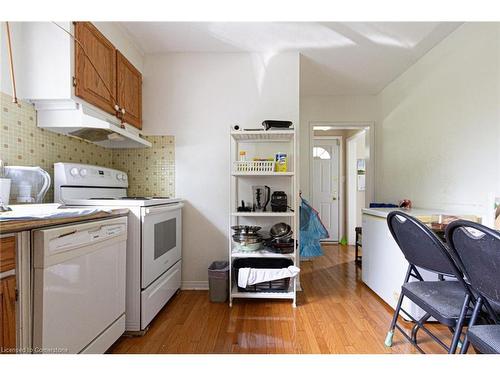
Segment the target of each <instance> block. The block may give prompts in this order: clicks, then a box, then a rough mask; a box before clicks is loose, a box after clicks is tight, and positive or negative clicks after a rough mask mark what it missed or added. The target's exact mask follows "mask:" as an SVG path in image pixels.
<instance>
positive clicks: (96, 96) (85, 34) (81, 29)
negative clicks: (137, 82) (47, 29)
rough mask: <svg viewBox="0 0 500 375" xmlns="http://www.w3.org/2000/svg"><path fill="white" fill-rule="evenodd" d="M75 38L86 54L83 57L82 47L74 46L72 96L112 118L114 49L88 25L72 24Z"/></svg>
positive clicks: (114, 70)
mask: <svg viewBox="0 0 500 375" xmlns="http://www.w3.org/2000/svg"><path fill="white" fill-rule="evenodd" d="M75 36H76V38H77V39H78V40H79V41H80V43H81V45H82V46H83V48H84V49H85V52H86V53H87V54H85V53H84V51H83V50H82V46H80V44H78V43H77V42H75V78H76V82H75V85H76V86H75V95H76V96H78V97H80V98H82V99H83V100H85V101H86V102H88V103H90V104H93V105H95V106H97V107H99V108H101V109H102V110H104V111H106V112H108V113H111V114H113V115H114V114H115V113H116V111H115V108H114V106H115V100H116V99H115V98H116V50H115V47H114V46H113V44H111V42H110V41H109V40H107V39H106V38H105V37H104V35H102V34H101V33H100V31H99V30H97V28H96V27H95V26H94V25H92V24H91V23H90V22H75ZM89 60H90V61H91V62H92V63H91V62H90V61H89ZM92 65H93V66H92ZM96 70H97V71H98V72H99V75H100V76H101V78H102V79H101V78H99V75H98V74H97V73H96ZM103 81H104V82H105V84H104V82H103ZM106 87H107V88H106ZM110 91H111V94H110Z"/></svg>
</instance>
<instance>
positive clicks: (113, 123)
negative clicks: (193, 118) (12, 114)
mask: <svg viewBox="0 0 500 375" xmlns="http://www.w3.org/2000/svg"><path fill="white" fill-rule="evenodd" d="M33 102H34V104H35V108H36V110H37V125H38V127H40V128H44V129H47V130H51V131H54V132H57V133H61V134H65V135H72V136H75V137H78V138H82V139H85V140H87V141H90V142H92V143H95V144H97V145H99V146H102V147H106V148H141V147H151V143H150V142H148V141H146V140H145V139H143V138H141V137H140V135H139V133H138V131H137V130H135V128H133V127H131V126H129V125H125V127H124V128H122V127H121V124H120V121H119V120H118V119H117V118H116V117H114V116H111V115H107V114H104V113H102V112H101V111H98V110H96V109H94V108H93V107H92V106H90V105H88V104H86V103H85V102H83V101H82V102H80V101H75V100H71V99H68V100H65V99H62V100H36V101H33Z"/></svg>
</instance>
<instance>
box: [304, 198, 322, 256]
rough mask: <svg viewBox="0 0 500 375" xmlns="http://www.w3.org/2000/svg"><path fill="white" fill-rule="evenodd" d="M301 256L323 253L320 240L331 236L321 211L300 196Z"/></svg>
mask: <svg viewBox="0 0 500 375" xmlns="http://www.w3.org/2000/svg"><path fill="white" fill-rule="evenodd" d="M300 200H301V202H300V256H301V257H306V258H311V257H318V256H321V255H323V251H322V250H321V244H320V242H319V241H320V240H321V239H325V238H328V237H329V234H328V230H327V229H326V228H325V226H324V225H323V223H322V222H321V219H320V218H319V213H318V211H316V210H315V209H314V208H313V207H312V206H311V205H310V204H309V203H308V202H307V201H306V200H305V199H303V198H300Z"/></svg>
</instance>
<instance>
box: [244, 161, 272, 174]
mask: <svg viewBox="0 0 500 375" xmlns="http://www.w3.org/2000/svg"><path fill="white" fill-rule="evenodd" d="M274 165H275V163H274V161H273V160H252V161H235V162H234V171H235V172H254V173H259V172H260V173H261V172H274Z"/></svg>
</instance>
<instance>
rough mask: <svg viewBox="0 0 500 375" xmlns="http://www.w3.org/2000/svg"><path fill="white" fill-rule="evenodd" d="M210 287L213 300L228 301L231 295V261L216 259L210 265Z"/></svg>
mask: <svg viewBox="0 0 500 375" xmlns="http://www.w3.org/2000/svg"><path fill="white" fill-rule="evenodd" d="M208 289H209V295H210V301H211V302H226V301H227V297H228V296H229V262H227V261H223V260H220V261H216V262H212V264H211V265H210V267H208Z"/></svg>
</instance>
